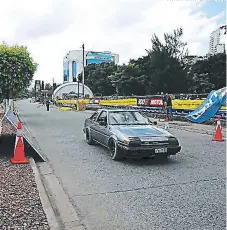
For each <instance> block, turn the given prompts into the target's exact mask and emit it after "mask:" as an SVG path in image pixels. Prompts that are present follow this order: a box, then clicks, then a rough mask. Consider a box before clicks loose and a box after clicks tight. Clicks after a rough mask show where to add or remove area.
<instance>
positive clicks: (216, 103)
mask: <svg viewBox="0 0 227 230" xmlns="http://www.w3.org/2000/svg"><path fill="white" fill-rule="evenodd" d="M226 93H227V88H226V87H224V88H222V89H219V90H217V91H215V90H213V91H211V93H210V94H209V95H208V97H207V98H206V100H205V101H204V102H203V103H202V104H201V105H200V106H199V107H198V108H197V109H195V110H194V111H193V112H191V113H189V114H188V115H187V116H186V118H187V119H188V120H190V121H192V122H194V123H204V122H205V121H207V120H209V119H210V118H212V117H213V116H214V115H215V114H216V113H217V112H218V110H219V109H220V108H221V106H226Z"/></svg>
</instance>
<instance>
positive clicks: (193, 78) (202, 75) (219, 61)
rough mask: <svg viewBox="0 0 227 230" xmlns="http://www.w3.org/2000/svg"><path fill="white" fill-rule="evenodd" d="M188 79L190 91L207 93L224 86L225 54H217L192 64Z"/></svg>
mask: <svg viewBox="0 0 227 230" xmlns="http://www.w3.org/2000/svg"><path fill="white" fill-rule="evenodd" d="M188 79H189V84H190V92H192V93H209V92H210V91H211V90H218V89H220V88H222V87H225V86H226V54H217V55H213V56H211V57H209V58H208V59H205V60H199V61H197V62H196V63H195V64H194V65H192V67H191V69H190V71H189V73H188Z"/></svg>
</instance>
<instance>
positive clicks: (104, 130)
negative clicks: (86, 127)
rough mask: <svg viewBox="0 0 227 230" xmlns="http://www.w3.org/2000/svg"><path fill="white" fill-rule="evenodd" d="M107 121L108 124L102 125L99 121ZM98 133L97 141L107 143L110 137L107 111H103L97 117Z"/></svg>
mask: <svg viewBox="0 0 227 230" xmlns="http://www.w3.org/2000/svg"><path fill="white" fill-rule="evenodd" d="M101 121H102V122H103V121H104V122H105V123H106V125H105V126H102V125H100V124H99V123H100V122H101ZM96 133H97V134H96V135H97V141H98V142H99V143H100V144H103V145H106V142H107V141H106V140H107V139H108V125H107V111H102V112H101V113H100V115H99V117H98V119H97V126H96Z"/></svg>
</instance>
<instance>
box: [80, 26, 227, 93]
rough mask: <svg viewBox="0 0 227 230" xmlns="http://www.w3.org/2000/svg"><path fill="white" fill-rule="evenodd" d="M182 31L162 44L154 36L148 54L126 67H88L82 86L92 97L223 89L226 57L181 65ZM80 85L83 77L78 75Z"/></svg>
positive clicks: (168, 35)
mask: <svg viewBox="0 0 227 230" xmlns="http://www.w3.org/2000/svg"><path fill="white" fill-rule="evenodd" d="M182 36H183V30H182V29H181V28H179V29H176V30H174V31H173V32H172V33H165V34H164V42H161V40H160V39H159V38H158V37H157V35H155V34H154V35H153V36H152V38H151V45H152V47H151V49H148V50H146V51H147V55H145V56H143V57H140V58H138V59H131V60H130V61H129V64H128V65H125V64H124V65H118V66H116V65H115V64H113V63H101V64H90V65H88V66H87V67H86V68H85V84H86V85H88V86H89V87H90V88H91V90H92V91H93V93H94V94H99V95H100V94H101V95H105V96H108V95H113V94H119V95H127V96H130V95H145V94H157V93H161V92H164V93H209V92H210V91H211V90H213V89H220V88H222V87H224V86H225V85H226V84H225V81H226V67H225V66H226V55H225V54H218V55H214V56H211V57H210V58H208V59H207V60H202V61H198V62H196V63H195V64H184V62H183V60H184V58H185V57H188V50H187V43H186V42H183V41H182ZM79 80H80V82H81V80H82V75H81V74H80V75H79Z"/></svg>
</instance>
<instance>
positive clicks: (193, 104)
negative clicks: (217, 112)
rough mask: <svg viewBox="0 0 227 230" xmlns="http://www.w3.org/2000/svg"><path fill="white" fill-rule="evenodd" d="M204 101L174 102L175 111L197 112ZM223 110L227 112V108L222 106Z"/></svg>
mask: <svg viewBox="0 0 227 230" xmlns="http://www.w3.org/2000/svg"><path fill="white" fill-rule="evenodd" d="M203 101H204V100H173V101H172V104H173V109H186V110H187V109H188V110H195V109H197V108H198V107H199V106H200V105H201V104H202V103H203ZM220 109H221V110H226V106H222V107H221V108H220Z"/></svg>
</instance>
